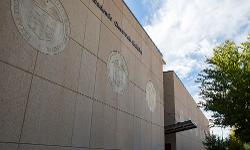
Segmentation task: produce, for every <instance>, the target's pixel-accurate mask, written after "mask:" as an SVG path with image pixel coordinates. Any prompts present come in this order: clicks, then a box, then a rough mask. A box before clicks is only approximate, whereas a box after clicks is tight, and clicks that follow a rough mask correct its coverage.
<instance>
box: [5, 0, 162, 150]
mask: <svg viewBox="0 0 250 150" xmlns="http://www.w3.org/2000/svg"><path fill="white" fill-rule="evenodd" d="M105 11H106V12H105ZM0 12H1V13H0V150H87V149H123V150H131V149H135V150H147V149H152V150H157V149H159V150H163V149H164V130H163V126H164V109H163V75H162V64H163V61H162V58H161V55H160V53H159V52H158V51H157V48H156V47H155V46H154V44H153V43H152V41H151V40H150V39H149V37H148V36H147V34H146V33H145V31H144V30H143V29H142V28H141V26H140V25H139V24H138V22H137V21H136V20H135V18H134V17H133V15H132V14H131V12H130V11H129V9H128V8H127V7H126V6H125V4H124V3H123V1H121V0H105V1H104V0H97V1H92V0H48V1H44V0H33V1H32V0H1V1H0ZM110 16H111V17H112V19H110ZM111 20H112V21H111ZM114 21H116V22H117V23H118V24H119V27H120V28H122V30H123V31H125V32H126V34H125V33H124V32H121V31H120V30H119V29H118V28H117V27H116V26H115V25H114ZM125 35H129V36H130V38H131V41H130V40H129V38H128V36H125ZM132 40H134V41H133V42H132ZM138 47H139V48H140V50H141V52H142V54H141V53H140V52H139V51H138Z"/></svg>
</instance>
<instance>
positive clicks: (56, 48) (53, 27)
mask: <svg viewBox="0 0 250 150" xmlns="http://www.w3.org/2000/svg"><path fill="white" fill-rule="evenodd" d="M11 9H12V16H13V18H14V22H15V24H16V26H17V28H18V30H19V32H20V33H21V35H22V36H23V38H24V39H25V40H26V41H27V42H28V43H29V44H30V45H32V46H33V47H34V48H35V49H37V50H39V51H41V52H43V53H45V54H51V55H53V54H57V53H59V52H61V51H62V50H63V49H64V48H65V47H66V45H67V43H68V40H69V38H68V35H69V32H70V28H69V21H68V16H67V15H66V12H65V10H64V8H63V6H62V4H61V3H60V2H59V0H11Z"/></svg>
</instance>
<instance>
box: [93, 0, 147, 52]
mask: <svg viewBox="0 0 250 150" xmlns="http://www.w3.org/2000/svg"><path fill="white" fill-rule="evenodd" d="M92 1H93V2H94V3H95V5H96V6H97V7H98V8H99V9H100V10H101V12H102V13H103V14H104V15H105V16H106V17H107V18H108V19H109V21H111V22H113V23H114V25H115V27H116V28H117V29H118V30H119V31H120V32H121V34H122V35H123V36H124V37H125V38H126V39H127V40H128V41H129V42H130V43H131V44H132V45H133V46H134V47H135V49H136V50H137V51H138V52H139V53H140V54H142V50H141V48H140V47H139V46H138V44H137V43H136V42H135V41H134V40H133V39H132V38H131V37H130V36H129V35H128V34H127V33H126V32H125V31H124V30H123V29H122V27H121V26H120V25H119V23H118V22H117V21H115V20H113V17H112V15H111V14H110V13H109V12H107V11H106V10H105V9H104V8H103V5H101V4H100V3H99V2H98V1H97V0H92Z"/></svg>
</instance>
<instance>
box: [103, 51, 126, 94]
mask: <svg viewBox="0 0 250 150" xmlns="http://www.w3.org/2000/svg"><path fill="white" fill-rule="evenodd" d="M107 72H108V77H109V80H110V82H111V85H112V87H113V89H114V91H115V92H117V93H119V94H123V92H124V91H125V90H126V89H127V87H128V68H127V64H126V61H125V59H124V57H123V56H122V55H121V54H120V53H119V52H111V53H110V55H109V57H108V64H107Z"/></svg>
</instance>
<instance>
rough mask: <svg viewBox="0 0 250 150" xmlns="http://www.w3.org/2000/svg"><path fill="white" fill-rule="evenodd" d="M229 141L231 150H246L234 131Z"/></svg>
mask: <svg viewBox="0 0 250 150" xmlns="http://www.w3.org/2000/svg"><path fill="white" fill-rule="evenodd" d="M229 140H230V144H229V150H245V148H244V144H243V143H242V142H241V141H240V139H238V138H237V137H235V133H234V131H233V130H231V132H230V135H229Z"/></svg>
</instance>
